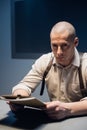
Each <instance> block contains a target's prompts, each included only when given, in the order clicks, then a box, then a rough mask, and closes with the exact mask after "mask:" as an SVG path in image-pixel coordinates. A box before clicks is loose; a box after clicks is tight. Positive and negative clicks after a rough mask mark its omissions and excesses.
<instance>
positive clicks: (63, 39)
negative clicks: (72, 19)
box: [51, 33, 78, 66]
mask: <svg viewBox="0 0 87 130" xmlns="http://www.w3.org/2000/svg"><path fill="white" fill-rule="evenodd" d="M77 42H78V40H77V39H74V40H73V41H72V40H71V39H70V38H69V36H68V34H67V33H63V34H61V33H60V34H52V35H51V48H52V51H53V53H54V56H55V58H56V62H57V63H59V64H61V65H62V66H67V65H69V64H70V63H71V61H72V59H73V57H74V47H75V46H77Z"/></svg>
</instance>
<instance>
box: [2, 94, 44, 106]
mask: <svg viewBox="0 0 87 130" xmlns="http://www.w3.org/2000/svg"><path fill="white" fill-rule="evenodd" d="M0 99H1V100H5V101H10V102H11V103H14V104H19V105H23V106H29V107H35V108H41V107H45V103H44V102H42V101H41V100H39V99H37V98H36V97H24V96H20V95H18V96H13V95H2V96H0Z"/></svg>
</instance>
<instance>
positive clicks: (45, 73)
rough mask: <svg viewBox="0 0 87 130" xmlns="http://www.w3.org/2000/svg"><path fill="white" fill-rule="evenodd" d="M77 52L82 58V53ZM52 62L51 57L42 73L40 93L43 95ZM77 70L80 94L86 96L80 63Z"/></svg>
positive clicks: (86, 91)
mask: <svg viewBox="0 0 87 130" xmlns="http://www.w3.org/2000/svg"><path fill="white" fill-rule="evenodd" d="M79 54H80V57H81V58H82V55H83V53H79ZM80 62H81V61H80ZM52 63H53V58H52V59H51V60H50V62H49V64H48V66H47V68H46V70H45V72H44V74H43V79H42V85H41V91H40V95H43V92H44V88H45V78H46V76H47V74H48V72H49V70H50V69H51V66H52ZM78 71H79V81H80V90H81V93H82V96H83V97H85V96H87V90H86V89H85V87H84V83H83V77H82V72H81V64H80V67H79V68H78Z"/></svg>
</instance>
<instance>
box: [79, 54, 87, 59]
mask: <svg viewBox="0 0 87 130" xmlns="http://www.w3.org/2000/svg"><path fill="white" fill-rule="evenodd" d="M80 57H81V58H82V60H87V52H81V53H80Z"/></svg>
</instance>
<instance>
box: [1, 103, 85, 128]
mask: <svg viewBox="0 0 87 130" xmlns="http://www.w3.org/2000/svg"><path fill="white" fill-rule="evenodd" d="M32 119H33V120H29V121H28V122H27V123H26V121H25V120H23V121H22V122H21V121H19V120H17V119H16V118H15V116H14V114H13V113H12V112H11V111H10V108H9V105H8V104H6V102H5V101H0V129H1V130H49V129H50V130H53V129H55V130H77V129H79V130H87V116H84V117H75V118H70V119H65V120H63V121H59V122H58V121H57V122H41V121H38V120H36V119H38V117H37V118H34V117H33V118H32Z"/></svg>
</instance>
